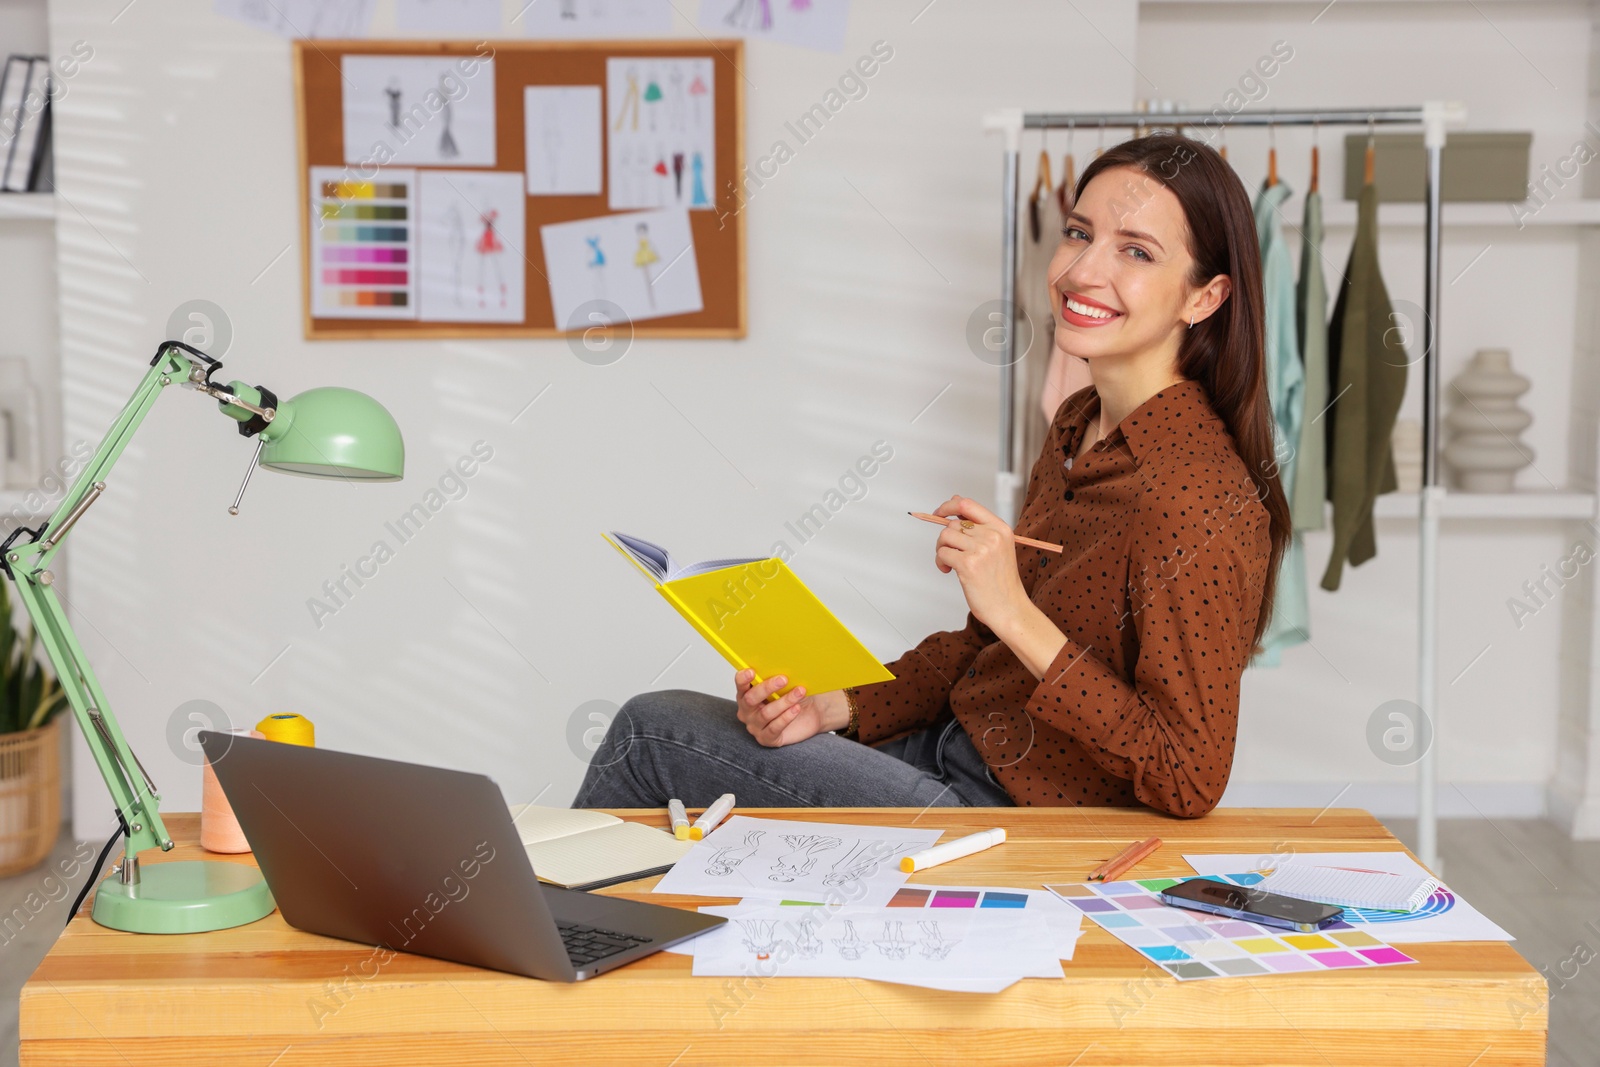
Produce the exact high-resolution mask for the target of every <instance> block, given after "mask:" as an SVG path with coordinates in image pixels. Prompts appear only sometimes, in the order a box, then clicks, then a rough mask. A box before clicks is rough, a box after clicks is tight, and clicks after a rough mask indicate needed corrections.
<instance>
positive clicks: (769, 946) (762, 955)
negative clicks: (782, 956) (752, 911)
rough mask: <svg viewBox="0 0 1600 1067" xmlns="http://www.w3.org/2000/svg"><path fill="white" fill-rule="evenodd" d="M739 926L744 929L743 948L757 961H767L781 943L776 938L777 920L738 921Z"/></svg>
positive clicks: (780, 939)
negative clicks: (753, 954) (752, 953)
mask: <svg viewBox="0 0 1600 1067" xmlns="http://www.w3.org/2000/svg"><path fill="white" fill-rule="evenodd" d="M739 925H740V926H742V927H744V947H745V948H747V949H749V950H750V951H751V952H754V953H755V954H756V959H758V960H764V959H769V958H770V957H771V956H772V954H773V953H775V952H777V951H778V946H779V945H781V944H782V943H783V939H782V938H780V937H778V936H777V929H778V920H777V919H740V920H739Z"/></svg>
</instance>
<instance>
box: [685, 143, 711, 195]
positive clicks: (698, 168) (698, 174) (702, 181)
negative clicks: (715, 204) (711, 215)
mask: <svg viewBox="0 0 1600 1067" xmlns="http://www.w3.org/2000/svg"><path fill="white" fill-rule="evenodd" d="M689 169H690V170H691V171H693V172H694V197H693V199H692V200H691V201H690V203H691V204H692V205H693V206H694V207H710V206H711V201H709V200H707V199H706V165H705V162H704V161H703V160H702V159H701V158H700V153H699V152H696V153H695V154H694V159H693V160H692V161H691V162H690V164H689Z"/></svg>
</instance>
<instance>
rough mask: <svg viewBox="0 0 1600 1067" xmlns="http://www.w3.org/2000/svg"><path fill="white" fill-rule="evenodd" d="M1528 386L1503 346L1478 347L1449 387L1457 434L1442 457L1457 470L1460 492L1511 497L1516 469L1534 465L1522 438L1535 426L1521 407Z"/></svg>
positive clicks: (1451, 424) (1452, 422)
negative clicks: (1453, 401) (1512, 364)
mask: <svg viewBox="0 0 1600 1067" xmlns="http://www.w3.org/2000/svg"><path fill="white" fill-rule="evenodd" d="M1530 384H1531V383H1530V382H1529V381H1528V379H1527V378H1525V377H1523V376H1522V375H1520V374H1518V373H1517V372H1516V371H1514V370H1512V369H1511V353H1510V352H1509V351H1508V350H1506V349H1504V348H1480V349H1479V350H1478V352H1477V354H1476V355H1474V356H1473V357H1472V362H1471V363H1469V364H1468V365H1467V369H1466V370H1464V371H1462V372H1461V373H1460V374H1458V375H1456V378H1455V381H1453V382H1451V383H1450V393H1451V396H1452V398H1453V399H1454V400H1455V406H1454V407H1453V408H1452V409H1451V411H1450V414H1449V415H1447V416H1445V420H1444V421H1445V425H1446V426H1448V427H1449V428H1450V429H1451V430H1453V431H1454V436H1452V437H1451V439H1450V443H1449V444H1448V445H1446V446H1445V448H1444V458H1445V461H1446V462H1447V463H1449V465H1450V468H1451V470H1453V471H1454V472H1455V481H1456V488H1458V489H1462V490H1465V491H1466V492H1469V493H1509V492H1511V491H1512V487H1513V483H1514V482H1515V481H1516V476H1517V471H1519V470H1521V469H1522V468H1523V467H1526V466H1528V465H1529V464H1530V463H1532V462H1533V449H1531V448H1529V447H1528V446H1527V445H1525V444H1523V443H1522V442H1521V441H1520V440H1519V439H1518V435H1519V434H1521V433H1522V431H1523V430H1526V429H1527V428H1528V427H1529V426H1530V425H1531V424H1532V423H1533V416H1532V415H1531V414H1529V413H1528V412H1527V411H1526V410H1525V409H1523V408H1522V407H1520V406H1519V405H1518V404H1517V398H1518V397H1519V396H1521V395H1522V394H1523V393H1526V392H1527V391H1528V386H1529V385H1530Z"/></svg>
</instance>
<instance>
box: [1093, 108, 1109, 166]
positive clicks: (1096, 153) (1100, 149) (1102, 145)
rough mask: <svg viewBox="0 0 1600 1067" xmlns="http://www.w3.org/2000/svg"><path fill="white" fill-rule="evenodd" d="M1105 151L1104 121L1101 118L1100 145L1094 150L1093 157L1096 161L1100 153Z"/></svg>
mask: <svg viewBox="0 0 1600 1067" xmlns="http://www.w3.org/2000/svg"><path fill="white" fill-rule="evenodd" d="M1105 150H1106V120H1105V119H1104V118H1103V117H1102V118H1101V119H1100V144H1099V146H1098V147H1096V148H1095V150H1094V157H1095V158H1096V159H1099V158H1100V155H1101V153H1103V152H1104V151H1105Z"/></svg>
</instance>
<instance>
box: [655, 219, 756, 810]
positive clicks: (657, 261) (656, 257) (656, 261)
mask: <svg viewBox="0 0 1600 1067" xmlns="http://www.w3.org/2000/svg"><path fill="white" fill-rule="evenodd" d="M634 232H635V233H637V234H638V235H639V248H638V250H637V251H635V252H634V253H633V265H634V266H635V267H638V268H639V269H640V270H641V271H643V272H644V292H645V296H647V297H649V298H650V307H651V308H652V309H653V308H654V307H655V306H656V288H655V286H656V282H655V279H654V278H652V277H651V276H650V268H651V267H652V266H653V265H655V264H656V263H659V262H661V256H660V255H658V254H657V253H656V246H655V245H653V244H651V243H650V226H649V224H648V223H644V222H641V223H639V225H637V226H635V227H634ZM751 832H752V833H762V832H764V831H757V830H752V831H751Z"/></svg>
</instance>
